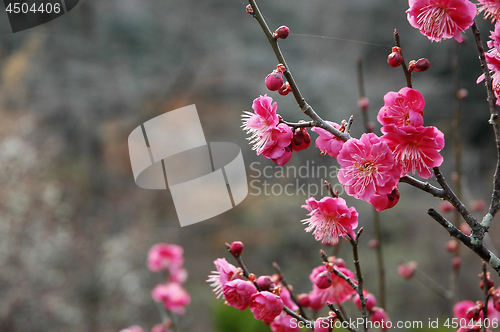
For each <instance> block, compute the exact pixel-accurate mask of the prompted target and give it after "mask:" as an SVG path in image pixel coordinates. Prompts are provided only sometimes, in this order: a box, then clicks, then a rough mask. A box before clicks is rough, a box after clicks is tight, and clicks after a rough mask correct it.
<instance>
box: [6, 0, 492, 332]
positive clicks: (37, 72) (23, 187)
mask: <svg viewBox="0 0 500 332" xmlns="http://www.w3.org/2000/svg"><path fill="white" fill-rule="evenodd" d="M245 5H246V3H244V2H242V1H238V0H224V1H222V0H210V1H192V0H184V1H178V0H167V1H164V0H162V1H160V0H148V1H140V0H119V1H118V0H92V1H81V2H80V4H79V5H78V6H77V7H76V8H75V9H73V10H72V11H71V12H70V13H68V14H66V15H64V16H62V17H60V18H58V19H56V20H54V21H52V22H49V23H47V24H44V25H42V26H39V27H36V28H33V29H30V30H26V31H23V32H19V33H16V34H13V33H12V32H11V30H10V27H9V24H8V20H7V15H6V13H5V12H4V11H3V5H0V184H1V185H0V207H1V208H0V331H5V332H8V331H16V332H17V331H19V332H24V331H26V332H28V331H67V330H70V331H74V332H80V331H82V332H83V331H93V332H98V331H99V332H100V331H103V332H104V331H106V332H107V331H110V332H111V331H118V330H120V329H122V328H125V327H127V326H129V325H132V324H139V325H141V326H142V327H144V328H145V329H147V330H148V329H150V328H151V327H152V326H153V325H155V324H157V323H159V322H160V316H159V314H158V311H157V308H156V306H155V304H154V303H153V301H152V299H151V296H150V291H151V289H152V288H153V287H154V286H155V284H156V283H159V282H162V281H163V280H164V276H163V275H161V274H158V273H152V272H150V271H149V270H148V269H147V267H146V265H145V260H146V253H147V250H148V249H149V248H150V247H151V246H152V245H153V244H155V243H158V242H166V243H176V244H180V245H182V246H183V247H184V248H185V255H186V263H185V265H186V268H187V269H188V271H189V279H188V281H187V283H186V288H187V290H188V291H189V293H190V294H191V296H192V303H191V304H190V305H189V307H188V308H187V313H186V315H185V317H184V318H183V319H182V320H181V325H180V327H181V329H182V330H183V331H204V332H206V331H233V332H236V331H270V329H269V327H267V326H265V325H264V324H262V323H260V322H256V321H255V322H254V321H253V320H252V319H247V318H248V312H246V316H245V317H243V318H242V317H241V316H240V314H241V313H240V312H239V311H238V310H236V309H233V308H227V307H224V306H223V305H222V302H223V300H221V299H219V300H216V299H215V296H213V294H212V293H211V288H210V287H209V285H208V284H207V283H206V282H205V280H206V278H207V275H208V274H209V273H210V271H211V270H213V268H214V267H213V263H212V262H213V260H215V259H216V258H218V257H226V258H227V259H228V260H231V258H230V257H229V255H228V253H227V252H225V249H224V242H231V241H234V240H241V241H243V242H244V243H245V253H244V258H245V260H246V264H247V266H248V267H249V268H250V270H251V271H252V272H254V273H256V274H258V275H259V274H271V273H273V272H274V270H273V268H272V265H271V264H272V262H274V261H275V262H278V263H279V264H280V266H281V268H282V270H283V271H284V273H285V275H286V276H287V278H288V280H289V282H290V283H291V284H293V285H294V287H295V290H296V291H297V292H308V291H309V290H310V289H311V284H310V282H309V280H308V275H309V273H310V272H311V270H312V268H314V267H315V266H318V265H320V264H321V259H320V257H319V255H318V251H319V249H321V245H320V244H319V243H317V242H316V241H315V240H314V239H313V237H312V236H311V235H310V234H306V233H305V232H304V231H303V228H304V226H303V225H302V224H301V220H302V219H304V218H305V217H306V211H305V210H304V209H302V208H301V205H302V204H303V203H304V200H305V199H306V198H308V197H306V196H304V195H293V196H287V195H272V194H271V195H267V196H266V195H252V194H250V195H249V196H248V197H247V198H246V200H245V201H243V202H242V203H241V204H240V205H239V206H237V207H236V208H235V209H233V210H231V211H229V212H226V213H224V214H222V215H220V216H217V217H214V218H212V219H210V220H207V221H204V222H201V223H199V224H195V225H192V226H188V227H184V228H181V227H180V226H179V223H178V220H177V216H176V212H175V210H174V206H173V202H172V198H171V196H170V193H169V191H168V190H167V191H152V190H143V189H141V188H139V187H137V186H136V185H135V183H134V180H133V177H132V171H131V166H130V161H129V156H128V148H127V137H128V135H129V133H130V132H131V131H132V130H133V129H134V128H136V127H137V126H138V125H139V124H141V123H143V122H144V121H146V120H149V119H151V118H153V117H155V116H157V115H159V114H162V113H164V112H167V111H170V110H173V109H176V108H179V107H182V106H186V105H189V104H196V106H197V108H198V112H199V115H200V118H201V121H202V124H203V129H204V131H205V135H206V137H207V140H208V141H227V142H234V143H237V144H238V145H239V146H240V147H241V148H242V151H243V155H244V158H245V161H246V164H247V171H248V175H249V179H255V177H256V176H258V174H257V172H255V171H254V170H252V169H251V168H249V167H248V166H249V165H250V164H251V163H252V162H258V163H259V164H254V165H256V166H255V168H257V169H260V170H262V169H263V168H264V167H266V166H270V167H272V169H270V170H272V171H273V172H275V171H278V170H279V168H278V167H275V166H274V164H273V163H272V162H271V161H270V160H266V159H264V158H258V157H257V156H256V155H255V153H254V152H253V151H252V150H251V148H250V146H249V145H248V144H247V141H246V140H245V137H246V135H245V133H244V132H243V131H242V130H241V129H240V125H241V120H240V116H241V114H242V111H243V110H245V109H247V110H249V109H250V107H251V103H252V100H253V99H254V98H256V97H258V96H259V95H261V94H265V93H268V94H269V95H271V96H272V97H273V98H274V99H275V100H277V102H278V113H279V114H281V115H282V116H283V117H284V118H285V119H287V120H289V121H298V120H300V119H303V118H304V117H303V116H302V115H301V112H300V110H299V109H298V107H297V106H296V104H295V103H294V99H293V97H291V95H290V96H287V97H282V96H279V95H278V94H276V93H271V92H268V91H267V90H266V88H265V85H264V78H265V76H266V75H267V74H268V73H269V72H271V71H272V70H273V69H274V68H275V66H276V64H277V63H276V60H275V58H274V54H273V53H272V50H271V48H270V47H269V45H268V42H267V40H266V39H265V37H264V35H263V33H262V31H261V29H260V27H259V25H258V24H257V22H256V21H255V20H254V19H253V18H252V17H251V16H249V15H248V14H247V13H246V12H245ZM260 7H261V9H262V11H263V12H264V15H265V16H266V18H267V20H268V23H269V25H270V26H271V28H272V29H275V28H277V27H278V26H280V25H283V24H284V25H287V26H289V27H290V29H291V32H292V34H291V35H290V36H289V38H288V39H287V40H285V41H282V42H280V46H281V48H282V50H283V52H284V54H285V56H286V58H287V62H288V65H289V66H290V69H291V70H292V72H293V74H294V77H295V78H296V80H297V82H298V84H299V87H300V89H301V92H302V93H303V95H304V96H305V97H306V99H307V100H308V102H309V103H310V104H311V105H312V106H313V107H314V108H315V110H316V111H317V112H318V113H319V114H320V115H321V116H323V117H324V118H326V119H329V120H333V121H336V122H340V121H341V120H342V119H347V118H348V117H349V116H350V115H351V114H353V115H354V119H355V122H354V125H353V128H352V134H353V135H354V136H359V135H360V134H361V133H362V132H363V124H362V121H361V114H360V111H359V109H358V107H357V99H358V94H359V91H358V87H357V79H356V59H357V58H358V57H361V58H362V59H363V66H364V71H365V85H366V93H367V96H368V98H369V99H370V105H371V107H370V111H369V112H370V115H369V116H370V118H371V120H372V121H375V117H376V113H377V111H378V109H379V108H380V107H381V106H382V105H383V96H384V94H385V93H387V92H388V91H398V90H399V89H400V88H402V87H404V86H405V79H404V76H403V74H402V72H401V70H400V69H399V68H397V69H393V68H391V67H389V66H388V65H387V64H386V59H387V55H388V54H389V53H390V49H391V47H392V46H393V45H394V40H393V30H394V29H395V28H397V29H398V31H399V32H400V35H401V38H402V44H403V51H404V54H405V56H406V58H407V60H410V59H418V58H421V57H426V58H428V59H429V61H430V63H431V68H430V69H429V71H427V72H425V73H421V74H416V75H414V87H415V88H417V89H419V90H420V91H421V92H422V93H423V95H424V97H425V98H426V105H427V106H426V108H425V123H426V125H434V126H437V127H439V128H440V129H441V130H442V131H443V132H444V134H445V137H446V139H447V145H446V147H445V149H444V150H443V152H442V153H443V155H444V156H445V162H444V164H443V166H442V170H443V173H444V175H445V177H447V178H450V174H451V173H452V172H453V171H454V163H453V145H452V143H451V142H452V137H453V130H452V126H451V119H452V114H453V110H454V100H455V99H454V88H453V81H452V76H451V74H452V71H451V58H452V55H453V49H454V44H455V42H454V41H451V40H448V41H443V42H442V43H430V42H429V41H428V40H427V38H425V37H424V36H422V35H421V34H420V33H419V32H418V31H417V30H415V29H413V28H411V27H410V25H409V24H408V22H407V20H406V15H405V10H406V9H407V3H406V2H405V1H401V0H385V1H375V0H351V1H331V0H311V1H298V0H274V1H261V3H260ZM478 23H479V27H480V29H481V31H482V35H483V39H487V38H486V37H487V36H488V35H489V32H488V30H490V29H492V25H491V24H490V22H488V21H483V20H482V19H478ZM465 39H466V42H465V43H464V44H463V45H460V47H459V54H460V75H461V85H462V87H464V88H466V89H467V90H468V92H469V95H468V98H467V99H466V100H465V101H464V102H463V104H462V119H463V121H462V124H461V127H460V135H461V139H462V143H463V160H462V167H463V177H462V184H463V187H464V190H463V200H464V202H465V203H466V204H470V203H471V202H472V201H473V200H477V199H483V200H486V201H488V198H489V196H490V194H491V182H492V174H493V168H494V164H495V159H496V156H495V146H494V140H493V135H492V129H491V128H490V126H489V125H488V123H487V120H488V107H487V104H486V102H485V98H486V97H485V96H486V95H485V90H484V87H483V85H482V84H479V85H477V84H476V83H475V81H476V78H477V77H478V76H479V75H480V74H481V69H480V67H479V62H478V60H477V52H476V50H475V48H474V45H473V43H472V42H470V41H471V39H472V34H471V32H470V31H467V33H466V37H465ZM377 132H378V127H377ZM312 136H313V138H315V137H316V136H315V134H313V135H312ZM308 161H309V162H312V161H314V162H315V165H326V166H331V165H335V161H334V160H332V159H331V158H329V157H325V156H321V155H320V154H319V151H318V150H317V149H316V148H315V147H314V146H311V147H310V148H309V149H308V150H306V151H304V152H301V153H295V154H294V156H293V158H292V160H291V162H290V165H292V166H295V167H300V166H303V165H306V163H307V162H308ZM252 176H253V177H252ZM259 179H261V180H265V179H263V178H259ZM299 180H300V181H301V183H315V184H320V183H321V180H322V179H319V178H311V179H303V178H302V179H299ZM328 180H329V181H331V182H332V183H337V182H336V179H335V178H331V179H328ZM267 181H268V182H269V183H270V184H275V183H281V184H286V183H288V182H290V181H291V182H295V181H296V179H295V178H284V179H277V178H274V177H271V178H269V179H267ZM400 191H401V200H400V202H399V204H398V206H396V207H395V208H394V209H392V210H389V211H386V212H383V213H382V214H381V219H382V228H383V232H382V236H383V239H384V243H383V244H384V253H385V267H386V274H387V288H388V290H387V293H388V300H387V311H388V313H389V316H390V317H391V318H392V319H393V320H394V321H397V320H422V321H424V324H425V322H427V321H428V319H429V318H432V319H435V318H446V317H450V315H451V307H452V303H451V302H450V301H448V300H445V299H443V298H441V297H440V296H439V295H437V294H436V293H434V292H433V291H431V290H430V289H429V288H428V287H426V286H425V285H424V284H422V283H421V282H419V281H418V280H416V279H412V280H404V279H402V278H401V277H400V276H399V275H398V274H397V272H396V268H397V266H398V265H399V264H400V263H402V262H404V261H406V260H416V261H418V263H419V268H420V269H421V270H422V271H424V272H425V273H426V274H428V275H429V276H430V277H432V278H433V279H434V280H436V282H438V283H440V284H442V285H444V286H445V287H449V280H450V272H451V258H452V255H451V254H449V253H448V252H446V250H445V243H446V241H447V240H448V238H449V237H448V235H447V233H446V231H445V230H444V229H442V228H441V226H439V225H438V224H437V223H436V222H434V221H433V220H432V219H431V218H430V217H429V216H427V214H426V211H427V209H428V208H429V207H435V208H437V207H438V206H439V204H440V201H439V200H438V199H436V198H433V197H431V196H430V195H427V194H425V193H423V192H419V191H418V190H416V189H414V188H411V187H409V186H408V185H405V184H403V185H401V186H400ZM250 193H255V190H254V189H251V190H250ZM193 195H196V191H195V190H193ZM344 197H345V198H346V199H347V201H348V203H349V205H353V206H355V207H356V209H357V210H358V211H359V213H360V225H362V226H364V227H365V234H364V235H363V238H362V239H363V241H361V242H362V243H361V264H362V269H363V271H364V274H365V286H366V287H367V288H368V289H369V290H370V291H371V292H373V293H374V294H375V295H378V294H377V292H378V287H377V279H376V276H377V266H376V259H375V257H376V256H375V252H374V251H373V250H371V249H369V248H368V245H367V242H368V240H370V239H371V238H373V225H372V219H373V218H372V217H373V215H372V211H371V207H370V206H369V205H368V204H367V203H365V202H362V201H356V200H355V199H352V198H351V197H346V196H344ZM316 198H318V199H319V198H321V197H320V196H319V195H318V196H317V197H316ZM447 216H448V218H453V217H452V215H447ZM479 216H480V215H479V214H478V217H479ZM495 219H496V220H494V222H493V224H492V228H491V233H490V234H491V239H492V242H493V243H497V244H498V242H497V241H496V239H497V237H498V234H499V232H500V225H499V221H498V220H497V219H498V218H495ZM465 249H466V248H464V250H462V253H463V267H464V268H463V269H462V273H461V274H460V278H459V284H458V292H457V294H456V298H457V299H458V300H462V299H471V300H474V301H475V300H479V299H481V294H482V293H481V290H480V289H479V287H478V282H479V279H478V278H477V274H479V273H480V271H481V262H480V260H479V259H478V258H477V257H476V256H475V255H473V254H472V253H471V252H469V250H465ZM327 250H328V251H329V252H332V250H333V249H330V248H329V249H327ZM339 256H341V257H343V258H344V259H345V260H346V262H347V266H348V267H350V268H352V266H353V264H352V256H351V252H350V250H349V248H348V246H347V245H345V244H344V245H343V246H342V247H341V248H340V252H339ZM494 281H495V282H496V283H498V282H499V280H498V278H497V277H494ZM347 310H349V311H350V312H351V314H352V315H353V316H355V315H357V310H355V309H354V308H353V307H352V306H349V305H348V306H347ZM244 315H245V314H244ZM242 322H243V323H242Z"/></svg>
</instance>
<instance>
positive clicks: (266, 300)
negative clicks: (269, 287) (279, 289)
mask: <svg viewBox="0 0 500 332" xmlns="http://www.w3.org/2000/svg"><path fill="white" fill-rule="evenodd" d="M283 308H284V304H283V301H282V300H281V298H280V297H279V296H278V295H275V294H273V293H271V292H268V291H263V292H259V293H255V294H253V295H252V297H251V298H250V311H251V312H252V313H253V316H254V317H255V319H257V320H261V321H264V322H268V323H270V322H272V321H273V320H274V319H275V318H276V317H278V316H279V315H280V314H281V312H282V311H283Z"/></svg>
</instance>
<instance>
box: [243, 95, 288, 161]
mask: <svg viewBox="0 0 500 332" xmlns="http://www.w3.org/2000/svg"><path fill="white" fill-rule="evenodd" d="M277 108H278V105H277V104H276V103H273V99H272V98H271V97H268V96H267V95H264V96H260V97H258V98H256V99H255V100H254V101H253V104H252V109H253V110H254V112H255V113H251V112H247V111H245V112H244V114H243V115H242V118H243V120H242V121H243V125H242V127H243V130H245V131H246V132H247V133H249V134H251V136H250V137H249V138H248V140H250V143H251V144H252V143H255V144H254V146H253V148H252V149H253V150H257V153H259V152H261V151H262V147H263V146H264V145H266V143H267V141H268V140H269V138H270V136H271V133H270V132H269V131H268V130H269V129H270V128H275V127H276V126H277V125H278V123H279V119H278V115H277V114H276V109H277Z"/></svg>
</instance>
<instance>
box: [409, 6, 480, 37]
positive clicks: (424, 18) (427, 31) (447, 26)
mask: <svg viewBox="0 0 500 332" xmlns="http://www.w3.org/2000/svg"><path fill="white" fill-rule="evenodd" d="M408 4H409V6H410V8H409V9H408V10H407V11H406V13H407V14H408V22H410V24H411V25H412V26H413V27H414V28H417V29H418V30H420V33H422V34H423V35H424V36H426V37H427V38H429V40H431V41H436V42H439V41H441V40H442V39H450V38H455V40H456V41H458V42H459V43H460V42H462V36H461V35H460V33H461V32H462V31H464V30H467V29H468V28H469V27H470V26H471V25H472V24H473V23H474V17H475V16H476V12H477V9H476V5H475V4H473V3H472V2H470V1H468V0H408Z"/></svg>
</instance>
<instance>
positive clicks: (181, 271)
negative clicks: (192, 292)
mask: <svg viewBox="0 0 500 332" xmlns="http://www.w3.org/2000/svg"><path fill="white" fill-rule="evenodd" d="M187 276H188V273H187V270H186V269H185V268H183V267H180V268H173V269H170V271H169V275H168V282H177V283H179V284H183V283H184V282H186V280H187Z"/></svg>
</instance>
